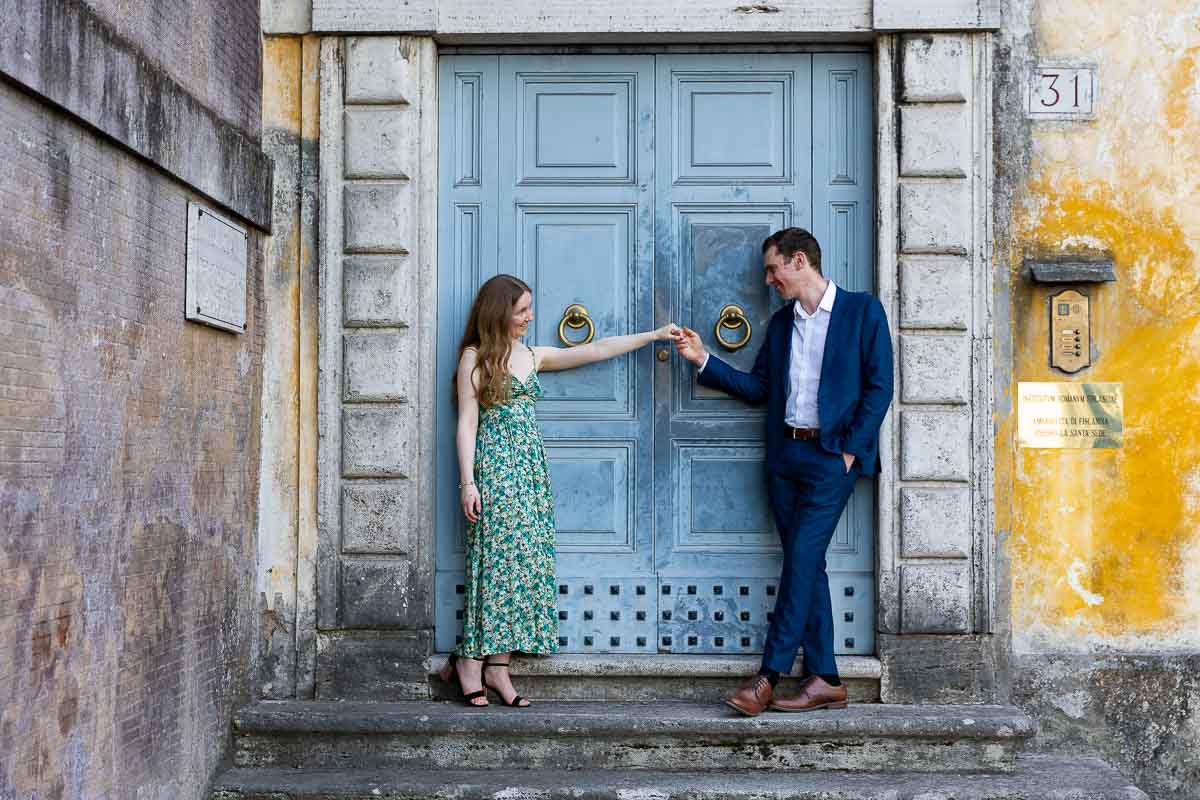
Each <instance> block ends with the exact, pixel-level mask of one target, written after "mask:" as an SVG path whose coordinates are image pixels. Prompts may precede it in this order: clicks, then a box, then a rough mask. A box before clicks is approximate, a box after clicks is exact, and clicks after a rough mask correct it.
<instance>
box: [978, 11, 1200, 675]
mask: <svg viewBox="0 0 1200 800" xmlns="http://www.w3.org/2000/svg"><path fill="white" fill-rule="evenodd" d="M1130 11H1131V7H1130V6H1129V5H1128V4H1127V3H1117V2H1112V1H1111V0H1107V1H1106V2H1103V3H1097V2H1094V0H1053V1H1052V2H1041V3H1039V4H1038V9H1037V11H1036V13H1035V16H1034V36H1035V40H1036V45H1035V49H1036V50H1037V52H1038V54H1039V57H1040V58H1041V59H1043V60H1054V59H1080V60H1085V61H1092V62H1095V63H1096V64H1098V65H1099V93H1098V109H1097V111H1098V113H1097V119H1096V120H1095V121H1094V122H1087V123H1074V124H1061V123H1045V122H1040V123H1035V124H1033V126H1032V132H1031V137H1032V154H1031V159H1030V166H1031V169H1030V171H1029V174H1028V177H1027V179H1026V180H1025V182H1024V186H1023V187H1021V188H1020V189H1019V190H1018V197H1017V202H1016V203H1015V206H1014V207H1015V209H1016V210H1015V218H1014V219H1013V220H1012V226H1011V230H1012V231H1013V234H1014V236H1015V239H1016V241H1015V243H1014V246H1013V247H1012V248H1011V249H1010V252H1011V253H1012V263H1010V264H1009V265H1008V267H1009V269H1011V271H1012V275H1011V283H1012V287H1013V288H1012V297H1011V300H1012V320H1011V322H1012V330H1013V351H1014V353H1013V359H1014V365H1013V366H1014V369H1013V375H1012V383H1011V385H1010V386H1009V387H1007V391H1008V392H1009V400H1010V401H1011V403H1010V404H1006V403H1000V404H998V405H999V407H1002V408H1003V407H1006V406H1007V405H1010V406H1011V413H1010V414H1006V415H1004V416H1002V417H1001V418H1000V419H999V420H998V423H999V435H998V436H997V445H996V448H997V452H996V456H997V458H996V464H997V475H996V508H997V515H998V526H999V527H1000V529H1001V530H1004V531H1008V532H1009V534H1010V535H1009V538H1008V540H1007V542H1008V545H1007V546H1008V548H1009V553H1008V555H1009V557H1010V559H1011V564H1012V576H1013V584H1012V615H1013V637H1014V647H1015V649H1016V650H1017V652H1038V651H1061V650H1077V649H1087V648H1095V647H1097V646H1110V647H1115V648H1118V649H1125V650H1134V651H1140V650H1152V651H1157V652H1164V651H1170V650H1173V649H1195V647H1196V646H1198V645H1200V9H1198V7H1197V4H1196V2H1195V0H1153V1H1152V2H1148V3H1143V4H1140V5H1139V7H1138V9H1137V13H1132V14H1131V13H1130ZM1103 253H1107V254H1111V256H1112V258H1113V260H1114V262H1115V264H1116V270H1117V275H1118V281H1117V282H1116V283H1115V284H1103V285H1099V286H1098V287H1096V288H1093V289H1092V290H1091V297H1092V335H1093V341H1094V344H1095V347H1096V348H1097V349H1098V351H1099V355H1098V357H1097V358H1095V359H1094V361H1093V366H1092V367H1091V368H1090V369H1087V370H1084V371H1082V372H1080V373H1077V374H1076V375H1074V376H1066V375H1063V374H1062V373H1058V372H1056V371H1055V370H1052V369H1051V368H1050V367H1049V365H1048V353H1047V343H1048V340H1049V336H1048V332H1047V328H1048V322H1049V320H1048V314H1047V310H1046V298H1047V295H1048V294H1049V293H1050V290H1047V289H1045V288H1042V287H1035V286H1034V285H1033V284H1031V283H1030V281H1029V279H1028V278H1026V277H1022V275H1021V262H1022V258H1023V257H1031V256H1037V257H1045V256H1058V255H1064V254H1084V255H1091V256H1095V255H1099V254H1103ZM1058 288H1063V287H1058ZM1022 380H1025V381H1038V380H1046V381H1066V380H1074V381H1088V382H1092V381H1119V382H1121V383H1122V384H1123V385H1124V397H1125V446H1124V448H1123V449H1120V450H1094V451H1084V450H1076V451H1072V450H1058V451H1055V450H1021V449H1017V448H1016V437H1015V434H1016V424H1017V423H1016V410H1017V409H1016V399H1015V398H1016V384H1017V382H1018V381H1022Z"/></svg>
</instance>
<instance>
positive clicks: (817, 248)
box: [762, 228, 821, 275]
mask: <svg viewBox="0 0 1200 800" xmlns="http://www.w3.org/2000/svg"><path fill="white" fill-rule="evenodd" d="M772 247H774V248H775V249H776V250H778V251H779V255H781V256H783V260H784V261H791V260H792V256H794V255H796V253H804V256H805V257H806V258H807V259H808V263H809V264H811V265H812V268H813V269H815V270H816V271H817V274H818V275H820V274H821V245H819V244H817V239H816V237H815V236H813V235H812V234H811V233H809V232H808V231H806V230H804V228H783V229H782V230H778V231H775V232H774V233H772V234H771V235H770V236H768V237H767V238H766V239H764V240H763V244H762V251H763V253H764V254H765V253H766V252H767V251H768V250H770V249H771V248H772Z"/></svg>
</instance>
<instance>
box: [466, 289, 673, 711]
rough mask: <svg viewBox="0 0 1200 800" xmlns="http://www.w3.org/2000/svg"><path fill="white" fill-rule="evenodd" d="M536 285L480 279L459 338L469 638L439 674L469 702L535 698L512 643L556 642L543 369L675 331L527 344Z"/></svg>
mask: <svg viewBox="0 0 1200 800" xmlns="http://www.w3.org/2000/svg"><path fill="white" fill-rule="evenodd" d="M531 322H533V293H532V292H531V291H530V289H529V287H528V286H527V285H526V284H525V283H524V282H523V281H521V280H520V279H519V278H515V277H513V276H512V275H497V276H496V277H494V278H492V279H491V280H489V281H487V282H486V283H485V284H483V286H481V287H480V289H479V293H478V294H477V295H476V296H475V302H474V303H473V304H472V306H471V312H470V314H469V315H468V316H467V326H466V331H465V332H464V333H463V338H462V343H461V344H460V345H459V350H458V352H459V359H458V370H457V372H456V373H455V386H456V391H457V397H458V434H457V445H458V468H459V475H460V476H461V480H462V483H460V484H459V491H460V495H461V496H460V500H461V502H462V510H463V515H464V516H465V517H466V518H467V522H468V525H467V557H466V608H465V610H464V613H463V638H462V644H461V645H460V646H459V648H458V649H457V651H456V652H455V653H454V655H452V656H451V658H450V662H449V663H448V664H447V665H446V668H445V669H444V670H443V673H442V677H443V679H444V680H449V679H450V677H451V673H452V672H453V674H454V677H456V678H457V680H458V683H459V686H460V687H461V688H462V691H463V698H464V700H465V701H466V702H467V704H468V705H471V706H475V707H483V706H486V705H487V704H488V702H487V690H488V689H490V690H492V691H494V692H496V693H497V694H498V695H499V696H500V698H501V699H502V700H503V702H504V703H505V705H509V706H514V707H518V708H524V707H526V706H528V705H529V701H528V700H526V699H525V698H523V697H521V696H519V695H518V694H517V693H516V691H515V690H514V689H513V686H512V681H511V680H510V679H509V675H508V662H509V660H510V659H511V657H512V653H513V651H516V650H519V651H521V652H525V653H553V652H555V651H556V650H557V649H558V615H557V611H556V608H555V593H554V586H555V584H554V498H553V496H552V495H551V491H550V477H549V474H548V471H547V468H546V452H545V449H544V447H543V445H542V436H541V433H540V432H539V430H538V427H537V419H536V417H535V416H534V403H535V402H536V400H537V398H538V397H539V396H541V393H542V388H541V385H540V384H539V383H538V373H539V372H541V371H548V370H561V369H571V368H573V367H580V366H583V365H584V364H592V363H595V362H597V361H604V360H606V359H610V358H615V357H617V356H619V355H623V354H624V353H628V352H630V351H631V350H636V349H637V348H639V347H643V346H645V345H647V344H649V343H650V342H653V341H668V340H670V339H671V338H672V336H673V334H674V333H675V331H677V330H678V328H676V327H675V326H674V325H665V326H663V327H661V328H659V329H658V330H656V331H652V332H649V333H636V334H632V335H629V336H611V337H608V338H604V339H599V340H597V341H594V342H590V343H588V344H585V345H580V346H577V347H570V348H558V347H529V346H528V345H526V344H524V343H523V342H521V337H522V336H524V335H525V334H526V332H527V331H528V330H529V324H530V323H531Z"/></svg>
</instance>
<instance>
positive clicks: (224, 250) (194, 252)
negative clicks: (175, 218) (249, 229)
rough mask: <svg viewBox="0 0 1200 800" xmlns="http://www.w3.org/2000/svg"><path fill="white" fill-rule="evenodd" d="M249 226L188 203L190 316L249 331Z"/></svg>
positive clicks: (204, 321)
mask: <svg viewBox="0 0 1200 800" xmlns="http://www.w3.org/2000/svg"><path fill="white" fill-rule="evenodd" d="M248 256H249V244H248V237H247V234H246V229H245V228H243V227H242V226H240V225H238V224H236V223H234V222H233V221H232V220H230V219H228V218H227V217H223V216H221V215H220V214H218V213H216V212H215V211H213V210H212V209H209V208H205V207H204V206H201V205H199V204H197V203H191V202H189V203H188V226H187V286H186V289H185V292H184V296H185V298H186V304H187V305H186V313H185V316H186V317H187V319H189V320H192V321H193V322H202V323H204V324H205V325H212V326H213V327H214V328H222V329H224V330H227V331H234V332H235V333H243V332H245V330H246V261H247V258H248Z"/></svg>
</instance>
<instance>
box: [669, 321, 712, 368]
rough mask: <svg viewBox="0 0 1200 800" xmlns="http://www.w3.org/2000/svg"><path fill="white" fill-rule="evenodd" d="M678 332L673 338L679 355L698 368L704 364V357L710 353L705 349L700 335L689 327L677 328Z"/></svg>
mask: <svg viewBox="0 0 1200 800" xmlns="http://www.w3.org/2000/svg"><path fill="white" fill-rule="evenodd" d="M676 330H677V331H678V332H677V333H676V334H675V335H674V337H673V338H674V339H675V350H676V351H678V353H679V355H681V356H683V357H684V358H685V359H687V360H688V361H690V362H692V363H693V364H695V365H696V366H697V367H699V366H701V365H702V364H704V356H705V355H706V354H707V352H708V351H706V350H705V349H704V342H702V341H700V334H698V333H696V332H695V331H694V330H692V329H691V328H688V327H676Z"/></svg>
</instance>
